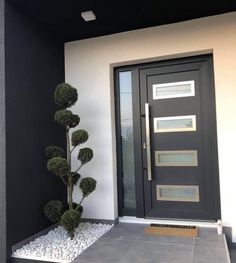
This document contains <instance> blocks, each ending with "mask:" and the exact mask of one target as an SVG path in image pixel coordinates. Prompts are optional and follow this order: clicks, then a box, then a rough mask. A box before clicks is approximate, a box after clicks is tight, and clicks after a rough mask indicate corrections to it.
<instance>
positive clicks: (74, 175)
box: [65, 172, 81, 185]
mask: <svg viewBox="0 0 236 263" xmlns="http://www.w3.org/2000/svg"><path fill="white" fill-rule="evenodd" d="M71 174H72V184H73V185H76V184H77V183H78V181H79V179H80V177H81V175H80V174H79V173H74V172H72V173H71ZM65 181H66V183H68V176H65Z"/></svg>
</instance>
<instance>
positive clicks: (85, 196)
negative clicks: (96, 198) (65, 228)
mask: <svg viewBox="0 0 236 263" xmlns="http://www.w3.org/2000/svg"><path fill="white" fill-rule="evenodd" d="M85 197H86V196H85V195H83V197H82V199H81V200H80V202H79V204H78V205H77V207H76V210H77V209H78V208H79V207H80V205H81V204H82V202H83V200H84V198H85Z"/></svg>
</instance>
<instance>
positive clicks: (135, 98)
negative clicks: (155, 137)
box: [113, 54, 221, 221]
mask: <svg viewBox="0 0 236 263" xmlns="http://www.w3.org/2000/svg"><path fill="white" fill-rule="evenodd" d="M206 61H207V62H208V63H209V65H210V69H209V72H210V74H209V76H208V78H209V83H210V92H211V96H212V98H213V99H212V102H211V108H210V111H211V115H212V117H213V118H214V121H213V126H212V131H211V134H212V136H211V140H212V143H211V145H212V151H213V152H214V153H216V154H214V156H213V160H214V161H213V165H212V169H213V174H215V175H216V176H215V177H214V189H215V195H214V198H215V200H216V209H215V211H216V215H215V218H216V219H220V218H221V206H220V184H219V168H218V165H219V162H218V147H217V127H216V104H215V85H214V70H213V55H212V54H208V55H198V56H190V57H184V58H175V59H168V60H162V61H156V62H145V63H141V64H135V65H128V66H127V65H126V66H119V67H114V68H113V76H114V84H115V85H114V89H115V91H114V95H115V125H116V154H117V190H118V215H119V216H120V217H122V216H135V217H137V218H145V200H144V178H143V169H144V167H143V157H142V151H143V145H142V133H141V118H142V116H141V107H140V81H139V71H140V70H141V69H148V68H153V67H157V66H158V67H164V66H169V65H177V64H180V63H186V64H187V63H192V62H206ZM124 71H131V75H132V104H133V141H134V170H135V190H136V193H138V194H136V210H135V211H128V210H124V208H123V203H124V196H123V179H122V171H123V167H122V141H121V129H120V128H121V123H120V99H119V96H120V94H119V78H118V77H119V73H120V72H124ZM170 220H171V219H170ZM173 220H176V219H173ZM177 220H181V219H177ZM182 220H183V219H182ZM206 221H208V220H206ZM209 221H210V220H209Z"/></svg>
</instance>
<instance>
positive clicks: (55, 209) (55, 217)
mask: <svg viewBox="0 0 236 263" xmlns="http://www.w3.org/2000/svg"><path fill="white" fill-rule="evenodd" d="M43 211H44V214H45V216H46V217H47V218H48V219H49V220H50V221H52V222H53V223H57V222H59V221H60V219H61V215H62V213H63V203H62V202H61V201H55V200H53V201H50V202H48V203H47V204H46V205H45V206H44V208H43Z"/></svg>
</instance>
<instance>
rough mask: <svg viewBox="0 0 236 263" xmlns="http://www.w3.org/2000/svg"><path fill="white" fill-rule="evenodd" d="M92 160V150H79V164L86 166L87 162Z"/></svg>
mask: <svg viewBox="0 0 236 263" xmlns="http://www.w3.org/2000/svg"><path fill="white" fill-rule="evenodd" d="M92 158H93V150H92V149H90V148H83V149H80V151H79V155H78V160H80V161H81V164H86V163H87V162H89V161H91V160H92Z"/></svg>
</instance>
